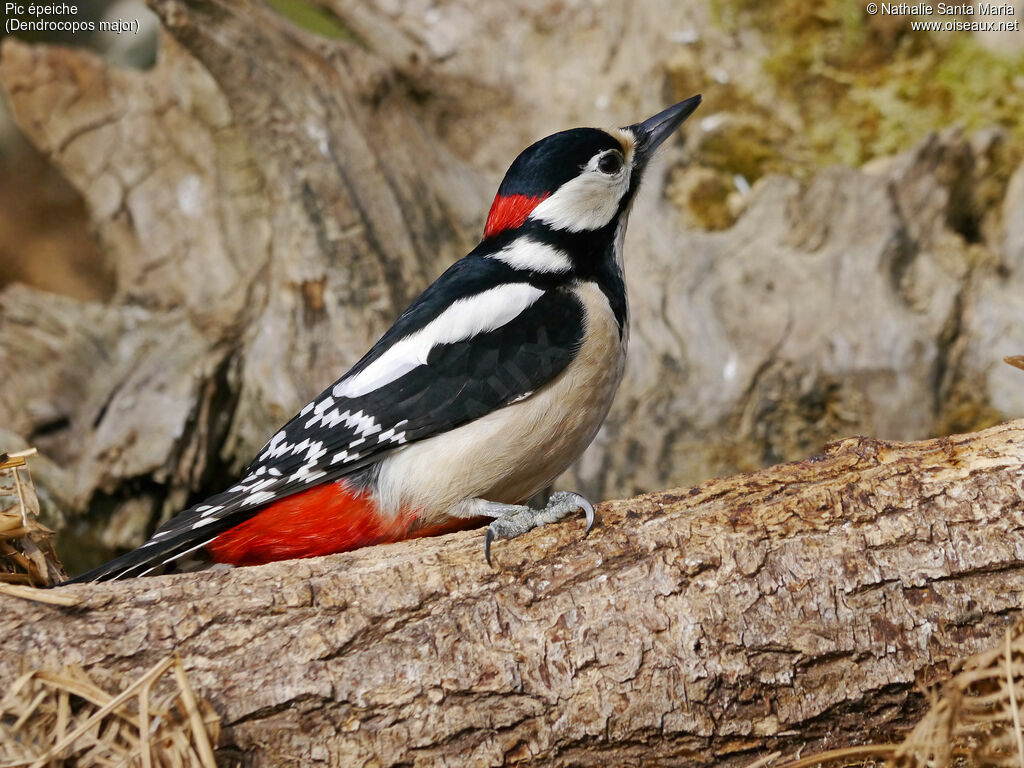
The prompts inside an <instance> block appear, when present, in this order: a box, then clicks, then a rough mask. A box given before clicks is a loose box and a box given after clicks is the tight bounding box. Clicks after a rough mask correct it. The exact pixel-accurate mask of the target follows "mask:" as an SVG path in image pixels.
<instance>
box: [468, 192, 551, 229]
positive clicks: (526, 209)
mask: <svg viewBox="0 0 1024 768" xmlns="http://www.w3.org/2000/svg"><path fill="white" fill-rule="evenodd" d="M547 196H548V195H547V193H546V192H545V193H544V194H543V195H539V196H537V197H531V196H530V195H505V196H502V195H498V196H496V197H495V198H494V202H493V203H491V212H490V213H488V214H487V224H485V225H484V237H490V236H491V235H496V234H498V233H499V232H504V231H505V230H506V229H515V228H516V227H518V226H521V225H522V223H523V222H524V221H526V217H527V216H529V215H530V211H532V210H533V209H534V208H536V207H537V206H538V205H540V203H541V201H543V200H544V198H546V197H547Z"/></svg>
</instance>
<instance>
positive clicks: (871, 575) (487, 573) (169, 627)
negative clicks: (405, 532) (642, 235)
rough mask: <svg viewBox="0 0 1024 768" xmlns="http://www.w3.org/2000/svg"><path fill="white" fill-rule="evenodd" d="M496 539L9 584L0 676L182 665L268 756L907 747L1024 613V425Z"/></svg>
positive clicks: (703, 755)
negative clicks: (934, 692)
mask: <svg viewBox="0 0 1024 768" xmlns="http://www.w3.org/2000/svg"><path fill="white" fill-rule="evenodd" d="M599 516H600V520H599V523H598V526H597V527H596V528H595V530H594V531H593V533H592V534H591V535H590V536H589V537H588V538H585V539H584V538H581V534H582V521H571V522H567V523H564V524H560V525H556V526H548V527H546V528H544V529H541V530H537V531H534V532H531V533H530V534H528V535H526V536H524V537H522V538H520V539H517V540H515V541H512V542H500V543H499V545H497V546H496V547H495V549H494V562H495V568H494V569H491V568H488V567H487V566H486V564H485V563H484V560H483V551H482V550H483V537H482V535H481V533H480V532H479V531H470V532H464V533H458V534H453V535H449V536H444V537H439V538H433V539H426V540H416V541H410V542H404V543H400V544H395V545H388V546H381V547H373V548H368V549H364V550H361V551H358V552H353V553H348V554H343V555H335V556H332V557H327V558H319V559H313V560H304V561H291V562H283V563H276V564H271V565H267V566H261V567H255V568H243V569H236V570H229V571H220V572H216V571H214V572H202V573H198V574H184V575H178V576H165V577H153V578H144V579H135V580H129V581H125V582H115V583H109V584H101V585H83V586H75V587H67V588H62V589H61V590H59V593H60V594H67V595H69V596H72V597H76V598H78V599H79V601H80V602H79V604H78V605H77V606H74V607H62V606H55V605H48V604H37V603H33V602H28V601H25V600H22V599H16V598H13V597H6V596H3V595H0V690H3V689H4V688H5V687H6V686H8V685H9V684H10V683H11V681H12V680H14V679H15V678H16V677H17V676H18V675H19V674H21V673H22V672H23V671H24V670H26V669H34V668H50V667H60V666H63V665H65V664H80V665H82V666H83V667H84V668H85V669H86V670H87V671H88V672H89V674H90V675H91V676H93V678H94V679H96V680H98V681H99V682H100V684H104V683H109V684H111V685H118V684H123V682H124V681H125V680H127V679H131V678H133V677H137V676H138V674H139V673H140V671H142V670H144V669H146V668H147V667H148V666H151V665H153V664H154V663H155V662H156V661H159V660H160V659H161V658H163V657H165V656H167V654H168V653H170V652H178V653H180V654H181V656H182V657H183V659H184V663H185V667H186V669H187V672H188V675H189V679H190V680H191V681H192V682H193V684H194V685H195V687H196V688H197V692H198V693H200V694H201V695H202V696H205V697H206V698H208V699H209V700H210V701H211V702H212V704H213V706H214V707H215V708H216V710H217V712H218V713H219V714H220V716H221V718H222V724H223V726H224V731H223V735H222V737H221V748H222V750H228V751H234V750H238V751H239V752H240V753H242V754H244V755H245V759H246V762H247V764H252V765H281V764H289V763H291V764H303V765H308V764H326V765H346V766H348V765H381V766H390V765H412V764H416V765H434V764H448V765H455V764H466V765H504V764H506V763H512V762H516V763H518V764H544V765H641V764H642V765H660V764H678V763H679V761H685V762H686V763H687V764H705V765H721V766H732V765H747V764H749V763H750V762H751V761H752V760H754V759H756V758H757V757H759V756H760V755H763V754H767V753H769V752H773V751H783V752H795V751H796V750H798V749H803V750H804V753H805V754H808V753H809V752H810V750H819V749H829V748H835V747H838V746H845V745H850V744H857V743H864V742H865V741H866V740H869V739H870V740H873V741H895V740H899V738H900V737H901V736H902V735H903V734H905V732H906V730H907V729H908V728H909V727H910V726H911V725H912V724H913V723H914V722H915V720H916V719H917V718H918V716H919V715H920V714H921V713H922V712H923V711H924V709H925V706H926V703H927V702H926V700H925V697H924V696H922V695H921V693H920V686H921V685H922V684H927V683H929V682H932V681H935V680H940V679H943V678H945V677H946V676H948V666H949V664H950V663H951V662H953V661H954V660H956V659H958V658H962V657H965V656H968V655H971V654H973V653H976V652H978V651H979V650H982V649H983V648H986V647H989V646H991V645H992V643H993V641H994V638H996V637H997V636H998V635H999V633H1002V632H1004V631H1005V630H1006V628H1007V626H1009V625H1010V624H1011V623H1012V621H1013V619H1014V618H1015V617H1016V615H1017V612H1018V609H1019V607H1020V604H1021V590H1022V584H1024V579H1022V573H1024V421H1015V422H1009V423H1006V424H1003V425H1001V426H998V427H994V428H992V429H989V430H986V431H983V432H978V433H974V434H969V435H963V436H957V437H948V438H941V439H938V440H930V441H925V442H918V443H890V442H883V441H879V440H875V439H871V438H862V437H855V438H850V439H847V440H843V441H841V442H838V443H834V444H830V445H829V446H827V447H826V449H825V450H824V452H823V453H821V454H819V455H816V456H813V457H811V458H809V459H807V460H805V461H802V462H797V463H791V464H783V465H779V466H776V467H772V468H769V469H765V470H762V471H759V472H755V473H751V474H744V475H736V476H733V477H727V478H721V479H716V480H711V481H708V482H706V483H704V484H702V485H699V486H696V487H693V488H689V489H680V490H675V491H668V492H664V493H656V494H649V495H646V496H639V497H636V498H632V499H626V500H622V501H612V502H608V503H605V504H603V505H601V507H600V508H599Z"/></svg>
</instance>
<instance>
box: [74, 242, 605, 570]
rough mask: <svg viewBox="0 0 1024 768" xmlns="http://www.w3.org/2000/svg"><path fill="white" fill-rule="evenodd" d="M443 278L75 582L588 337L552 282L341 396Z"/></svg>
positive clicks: (505, 388)
mask: <svg viewBox="0 0 1024 768" xmlns="http://www.w3.org/2000/svg"><path fill="white" fill-rule="evenodd" d="M487 261H490V260H487ZM461 263H464V262H459V264H461ZM499 269H500V267H499ZM450 272H452V270H449V272H448V273H445V275H444V276H442V278H443V277H447V276H448V275H449V273H450ZM439 285H440V286H441V287H442V288H444V283H443V280H438V282H436V283H434V284H433V285H432V286H431V288H430V289H428V291H427V292H426V293H424V295H423V296H422V297H421V298H420V299H419V300H418V301H417V302H416V303H415V304H414V305H413V306H412V307H411V308H410V309H409V310H408V311H407V312H406V313H405V314H404V315H403V316H402V318H400V320H399V322H398V323H396V324H395V327H394V328H392V329H391V331H389V332H388V334H387V335H385V336H384V337H383V338H382V339H381V341H380V342H378V343H377V345H375V346H374V348H373V349H372V350H371V351H370V353H369V354H367V356H366V357H365V358H364V359H363V360H361V361H360V362H359V363H358V364H357V365H356V366H354V367H353V368H352V370H351V371H349V372H348V373H347V374H346V375H345V376H343V377H342V378H341V379H339V380H338V381H337V382H335V384H333V385H332V386H331V387H329V388H328V389H326V390H325V391H324V392H323V393H321V394H320V396H319V397H317V398H316V399H315V400H314V401H313V402H311V403H310V404H309V405H307V406H306V407H305V408H304V409H303V410H302V411H301V412H300V414H299V415H297V416H295V417H294V418H293V419H292V420H291V421H289V422H288V423H287V424H286V425H285V426H284V427H283V428H282V429H281V430H280V431H279V432H278V433H277V434H276V435H274V437H273V438H272V439H271V440H270V441H269V442H268V443H267V444H266V445H265V446H264V448H263V449H262V450H261V451H260V453H259V455H258V456H257V458H256V460H255V461H254V462H253V463H252V464H251V465H250V466H249V468H248V469H247V470H246V473H245V476H244V477H243V478H242V480H241V481H240V482H239V483H238V484H237V485H235V486H233V487H231V488H229V489H228V490H227V491H225V492H223V493H219V494H217V495H215V496H212V497H210V498H209V499H207V500H205V501H204V502H203V503H202V504H199V505H196V506H194V507H191V508H189V509H186V510H184V511H183V512H181V513H180V514H178V515H177V516H176V517H174V518H172V519H171V520H169V521H168V522H167V523H165V524H164V525H163V526H161V528H160V529H159V530H157V532H156V533H154V535H153V537H152V538H151V539H150V540H149V541H148V542H146V544H144V545H143V546H142V547H140V548H139V549H136V550H134V551H133V552H129V553H128V554H126V555H123V556H122V557H120V558H118V559H116V560H113V561H111V562H110V563H107V564H106V565H104V566H101V567H100V568H97V569H95V570H93V571H90V572H88V573H85V574H83V575H81V576H79V577H77V578H75V579H73V580H72V581H76V582H77V581H96V580H104V579H109V578H119V577H121V576H134V575H141V573H145V572H147V569H151V568H153V567H157V566H158V565H160V564H162V563H164V562H167V561H169V560H172V559H174V558H176V557H179V556H181V555H183V554H187V553H188V552H190V551H192V550H194V549H199V548H200V547H202V546H205V545H206V544H208V543H209V542H210V541H212V540H213V539H214V538H216V537H217V536H218V535H219V534H221V533H223V532H224V531H225V530H227V529H229V528H231V527H233V526H235V525H238V524H239V523H241V522H243V521H244V520H246V519H248V518H250V517H252V516H253V515H254V514H255V513H256V512H258V511H259V510H260V509H262V508H264V507H266V506H267V505H269V504H271V503H273V502H275V501H278V500H279V499H282V498H284V497H286V496H289V495H291V494H294V493H297V492H300V491H303V490H306V489H308V488H310V487H312V486H314V485H319V484H321V483H327V482H332V481H335V480H338V479H340V478H342V477H345V476H346V475H349V474H351V473H353V472H355V471H357V470H359V469H360V468H362V467H365V466H367V465H368V464H371V463H373V462H376V461H379V460H380V459H381V458H383V456H384V455H386V454H387V453H389V452H391V451H393V450H395V449H397V448H399V447H400V446H402V445H405V444H408V443H412V442H415V441H417V440H422V439H424V438H427V437H430V436H432V435H436V434H439V433H442V432H445V431H447V430H450V429H453V428H455V427H458V426H460V425H462V424H465V423H467V422H470V421H473V420H474V419H477V418H480V417H481V416H484V415H486V414H488V413H490V412H491V411H494V410H496V409H498V408H501V407H503V406H505V405H507V404H509V403H511V402H513V401H516V400H521V399H524V398H525V397H528V396H529V395H530V394H532V393H533V392H534V391H536V390H537V389H539V388H540V387H542V386H544V385H545V384H546V383H547V382H549V381H551V380H552V379H553V378H554V377H555V376H557V375H558V374H559V373H560V372H561V371H562V370H564V369H565V367H566V366H567V365H568V364H569V362H570V361H571V360H572V359H573V358H574V357H575V355H576V353H577V352H578V350H579V347H580V345H581V344H582V341H583V333H584V328H585V319H584V309H583V306H582V304H581V303H580V301H579V299H578V298H577V297H576V296H575V295H574V293H572V292H571V291H570V290H568V289H567V288H564V287H558V288H550V289H548V290H545V291H544V292H543V293H542V294H541V295H540V297H539V298H538V299H537V300H536V301H535V302H533V303H532V304H530V305H529V306H528V307H527V308H526V309H525V310H523V311H522V312H521V313H520V314H518V315H517V316H516V317H514V318H513V319H511V320H510V321H508V322H506V323H504V324H503V325H501V326H500V327H498V328H496V329H494V330H489V331H485V332H483V333H479V334H477V335H474V336H472V337H471V338H468V339H464V340H460V341H455V342H452V343H442V344H437V345H435V346H433V348H431V349H430V352H429V355H428V356H427V358H426V362H425V364H420V365H416V366H414V367H412V368H411V369H410V370H408V371H407V372H405V373H404V374H403V375H400V376H398V377H397V378H395V379H394V380H393V381H390V382H389V383H386V384H384V385H383V386H380V387H378V388H376V389H373V390H372V391H369V392H366V393H365V394H360V395H359V396H356V397H345V396H340V395H338V394H337V392H338V388H339V386H340V385H342V384H343V383H344V382H346V381H347V380H349V379H351V378H352V377H353V376H355V375H356V374H358V373H359V372H360V371H362V370H364V369H365V368H366V367H367V365H369V363H371V362H373V361H374V360H375V359H377V358H378V357H380V355H381V350H382V349H387V348H388V347H390V346H391V344H393V343H394V340H395V339H396V338H397V339H402V338H405V337H407V336H408V335H409V333H410V332H412V331H411V330H410V329H416V328H422V327H423V325H424V324H425V322H427V321H429V319H430V318H432V317H436V316H437V315H438V314H439V312H440V310H437V311H431V310H432V307H431V300H433V299H436V296H435V295H432V294H433V293H436V291H437V289H438V286H439ZM492 286H493V283H492ZM437 306H438V307H441V306H450V303H441V302H437ZM417 313H419V316H417ZM424 318H427V319H426V320H424Z"/></svg>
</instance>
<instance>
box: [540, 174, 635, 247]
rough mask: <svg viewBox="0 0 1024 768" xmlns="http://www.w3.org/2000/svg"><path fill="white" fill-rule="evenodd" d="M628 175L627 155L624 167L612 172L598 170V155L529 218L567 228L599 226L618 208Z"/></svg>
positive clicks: (597, 227)
mask: <svg viewBox="0 0 1024 768" xmlns="http://www.w3.org/2000/svg"><path fill="white" fill-rule="evenodd" d="M629 176H630V165H629V160H628V159H627V160H626V162H625V163H623V166H622V170H620V171H619V172H618V173H616V174H615V175H612V176H609V175H608V174H605V173H601V171H599V170H597V158H596V157H595V158H593V159H592V160H591V161H590V162H589V163H588V164H587V167H586V168H585V169H583V170H582V171H580V175H579V176H577V177H576V178H575V179H571V180H569V181H567V182H565V184H563V185H562V186H560V187H559V188H558V190H557V191H556V192H555V194H553V195H551V197H548V198H546V199H545V200H544V201H543V202H542V203H540V204H539V205H538V206H537V207H536V208H534V209H533V212H532V213H531V214H530V218H531V219H535V220H536V221H542V222H544V223H545V224H547V225H549V226H550V227H552V228H553V229H561V230H565V231H567V232H584V231H587V230H594V229H600V228H601V227H603V226H605V225H606V224H608V222H610V221H611V220H612V218H613V217H614V216H615V213H616V212H617V211H618V210H619V203H620V201H621V200H622V196H623V195H625V194H626V192H627V190H628V189H629Z"/></svg>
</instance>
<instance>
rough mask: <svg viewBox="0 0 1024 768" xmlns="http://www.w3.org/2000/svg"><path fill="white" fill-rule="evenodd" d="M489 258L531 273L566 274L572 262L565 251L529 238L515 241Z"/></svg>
mask: <svg viewBox="0 0 1024 768" xmlns="http://www.w3.org/2000/svg"><path fill="white" fill-rule="evenodd" d="M490 258H492V259H497V260H498V261H503V262H505V263H506V264H508V265H509V266H510V267H514V268H516V269H524V270H530V271H531V272H568V271H569V270H571V269H572V261H571V260H570V259H569V255H568V254H567V253H566V252H565V251H563V250H561V249H560V248H555V247H553V246H550V245H545V244H544V243H538V242H537V241H536V240H531V239H529V238H520V239H519V240H516V241H515V242H513V243H512V244H511V245H509V246H507V247H505V248H502V249H501V250H500V251H498V252H497V253H495V254H493V255H492V256H491V257H490Z"/></svg>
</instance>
